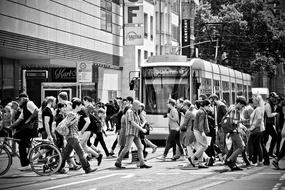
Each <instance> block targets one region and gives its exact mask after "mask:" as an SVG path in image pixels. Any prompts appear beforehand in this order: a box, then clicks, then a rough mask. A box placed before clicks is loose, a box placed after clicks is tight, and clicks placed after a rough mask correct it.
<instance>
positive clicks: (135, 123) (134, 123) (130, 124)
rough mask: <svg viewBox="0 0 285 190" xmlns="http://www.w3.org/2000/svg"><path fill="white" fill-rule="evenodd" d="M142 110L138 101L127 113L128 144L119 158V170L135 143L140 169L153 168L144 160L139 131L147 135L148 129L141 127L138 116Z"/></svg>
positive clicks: (117, 163) (117, 162)
mask: <svg viewBox="0 0 285 190" xmlns="http://www.w3.org/2000/svg"><path fill="white" fill-rule="evenodd" d="M140 108H141V103H140V101H138V100H135V101H134V102H133V106H132V107H131V108H130V109H128V111H127V113H126V120H127V126H126V133H125V134H126V144H125V147H124V149H123V150H122V152H121V153H120V154H119V157H118V158H117V160H116V162H115V166H116V167H117V168H123V167H122V160H123V158H124V156H125V154H126V153H127V152H128V151H129V150H130V148H131V145H132V143H133V142H134V143H135V145H136V147H137V149H138V157H139V161H140V168H151V166H148V165H146V164H145V161H144V158H143V146H142V143H141V139H140V138H139V131H142V132H143V133H146V129H143V128H142V127H141V126H140V118H139V115H138V112H139V110H140Z"/></svg>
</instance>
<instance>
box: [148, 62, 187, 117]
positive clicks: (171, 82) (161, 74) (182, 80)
mask: <svg viewBox="0 0 285 190" xmlns="http://www.w3.org/2000/svg"><path fill="white" fill-rule="evenodd" d="M189 84H190V82H189V68H188V67H161V68H158V67H151V68H144V70H143V71H142V85H143V86H142V96H143V97H142V98H143V103H145V106H146V112H147V113H149V114H164V113H167V110H168V108H167V101H168V99H169V98H173V99H178V98H187V99H190V93H189V92H190V85H189Z"/></svg>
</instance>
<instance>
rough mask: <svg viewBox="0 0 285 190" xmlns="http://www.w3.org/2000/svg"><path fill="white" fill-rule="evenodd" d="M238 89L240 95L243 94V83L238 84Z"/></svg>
mask: <svg viewBox="0 0 285 190" xmlns="http://www.w3.org/2000/svg"><path fill="white" fill-rule="evenodd" d="M237 91H238V93H237V95H238V96H242V95H243V94H242V84H237Z"/></svg>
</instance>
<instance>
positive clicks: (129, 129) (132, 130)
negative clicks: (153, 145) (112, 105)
mask: <svg viewBox="0 0 285 190" xmlns="http://www.w3.org/2000/svg"><path fill="white" fill-rule="evenodd" d="M126 117H127V126H126V136H127V135H134V136H136V137H138V135H139V129H138V128H136V127H135V126H133V125H132V124H131V121H134V122H135V123H136V124H138V125H139V124H140V118H139V116H138V114H137V113H136V112H135V111H134V110H133V109H129V110H128V111H127V113H126Z"/></svg>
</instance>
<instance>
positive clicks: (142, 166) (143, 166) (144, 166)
mask: <svg viewBox="0 0 285 190" xmlns="http://www.w3.org/2000/svg"><path fill="white" fill-rule="evenodd" d="M151 167H152V166H148V165H146V164H144V165H141V166H140V168H151Z"/></svg>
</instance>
